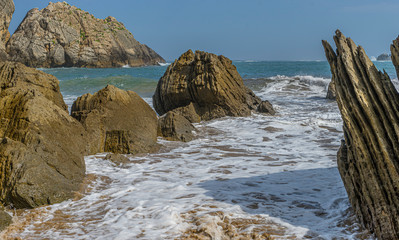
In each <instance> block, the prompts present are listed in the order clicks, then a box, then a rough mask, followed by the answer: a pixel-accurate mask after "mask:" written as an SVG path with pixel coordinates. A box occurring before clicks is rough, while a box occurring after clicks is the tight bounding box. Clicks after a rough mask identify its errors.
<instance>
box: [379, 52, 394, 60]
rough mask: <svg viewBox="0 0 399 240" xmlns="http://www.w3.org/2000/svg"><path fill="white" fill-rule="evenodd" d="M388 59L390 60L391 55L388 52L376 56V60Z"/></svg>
mask: <svg viewBox="0 0 399 240" xmlns="http://www.w3.org/2000/svg"><path fill="white" fill-rule="evenodd" d="M389 60H391V56H390V55H389V54H388V53H383V54H380V55H379V56H378V57H377V61H389Z"/></svg>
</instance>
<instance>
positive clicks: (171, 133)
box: [158, 111, 196, 142]
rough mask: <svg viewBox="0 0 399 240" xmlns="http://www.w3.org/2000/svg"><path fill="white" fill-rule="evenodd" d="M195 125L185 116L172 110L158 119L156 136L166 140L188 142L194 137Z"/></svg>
mask: <svg viewBox="0 0 399 240" xmlns="http://www.w3.org/2000/svg"><path fill="white" fill-rule="evenodd" d="M195 130H196V129H195V127H194V126H193V125H192V124H191V123H190V121H189V120H187V118H185V117H183V116H182V115H180V114H176V113H175V112H173V111H170V112H168V113H166V114H165V115H163V116H161V117H160V118H159V120H158V136H161V137H164V138H166V139H167V140H172V141H182V142H189V141H191V140H193V139H194V134H193V132H194V131H195Z"/></svg>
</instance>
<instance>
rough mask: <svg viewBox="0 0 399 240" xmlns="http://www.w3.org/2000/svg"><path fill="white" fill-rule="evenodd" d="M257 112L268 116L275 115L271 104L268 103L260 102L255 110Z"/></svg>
mask: <svg viewBox="0 0 399 240" xmlns="http://www.w3.org/2000/svg"><path fill="white" fill-rule="evenodd" d="M257 111H258V112H260V113H266V114H270V115H275V114H276V111H275V110H274V108H273V106H272V104H271V103H270V102H269V101H267V100H266V101H262V102H261V103H260V104H259V106H258V109H257Z"/></svg>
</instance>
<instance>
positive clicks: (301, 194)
mask: <svg viewBox="0 0 399 240" xmlns="http://www.w3.org/2000/svg"><path fill="white" fill-rule="evenodd" d="M328 82H329V79H326V78H318V77H312V76H296V77H286V76H276V77H273V78H267V79H252V80H247V81H246V84H248V85H249V86H255V87H254V89H255V91H256V94H257V95H259V96H260V97H261V98H262V99H267V100H269V101H270V102H272V103H273V105H274V106H275V108H276V109H277V111H278V114H277V115H276V116H266V115H262V114H253V115H252V116H250V117H240V118H230V117H226V118H222V119H217V120H213V121H209V122H202V123H199V124H197V125H196V127H197V128H198V129H199V132H198V136H197V139H196V140H194V141H192V142H189V143H180V142H168V141H164V140H161V139H160V143H161V144H163V148H162V150H161V151H160V152H159V153H155V154H143V155H138V156H132V157H129V158H130V160H131V163H129V164H124V165H117V164H115V163H112V162H109V161H108V160H105V159H104V156H105V155H104V154H98V155H95V156H88V157H86V158H85V160H86V166H87V178H86V181H85V186H84V188H83V189H82V191H81V192H80V194H77V195H78V196H77V198H76V199H75V200H70V201H65V202H63V203H60V204H56V205H52V206H47V207H42V208H39V209H36V210H25V211H17V212H15V213H13V214H14V219H15V221H16V222H15V223H14V225H13V226H12V227H11V228H9V229H8V231H6V232H5V233H3V234H5V235H3V237H4V236H8V237H16V236H18V237H21V238H28V239H42V238H50V239H174V238H176V237H179V236H180V235H181V234H183V232H184V231H186V230H187V229H190V228H196V227H197V226H195V224H193V222H191V221H190V219H191V218H192V217H204V218H203V219H208V220H209V219H210V220H212V219H213V218H212V216H213V215H210V214H212V213H214V212H222V213H223V214H224V215H225V216H228V217H229V218H231V219H244V220H246V221H247V222H249V223H248V224H247V225H248V228H247V229H246V230H247V231H251V229H252V230H253V229H261V230H262V229H263V230H264V231H267V232H269V233H271V234H272V235H273V236H275V237H276V238H277V239H287V238H289V237H292V238H299V239H302V238H308V239H333V238H335V239H341V238H342V239H371V236H370V235H368V234H367V232H363V231H362V230H360V227H359V225H358V224H357V223H356V221H355V217H354V216H353V214H352V212H351V211H350V206H349V202H348V199H347V195H346V192H345V189H344V186H343V184H342V181H341V179H340V176H339V172H338V170H337V168H336V152H337V150H338V148H339V145H340V141H341V139H342V137H343V136H342V135H343V133H342V130H341V128H342V127H341V125H342V121H341V118H340V114H339V111H338V109H337V106H336V103H335V102H334V101H330V100H326V99H325V95H326V86H327V84H328ZM70 98H73V96H70ZM146 100H147V101H151V100H150V98H146ZM66 101H67V103H69V104H70V103H71V100H70V99H69V97H67V98H66ZM10 212H11V211H10ZM248 220H252V221H248ZM212 221H213V220H212ZM21 226H22V227H21ZM263 230H262V231H263ZM213 231H214V233H215V236H218V235H217V232H218V231H220V229H218V228H216V227H215V228H214V229H213Z"/></svg>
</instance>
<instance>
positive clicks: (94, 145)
mask: <svg viewBox="0 0 399 240" xmlns="http://www.w3.org/2000/svg"><path fill="white" fill-rule="evenodd" d="M71 114H72V116H73V117H74V118H76V119H77V120H78V121H80V122H81V123H82V124H83V126H84V127H85V129H86V130H87V135H88V138H89V139H90V142H88V143H87V144H88V145H89V153H90V154H95V153H99V152H112V153H122V154H128V153H132V154H135V153H142V152H152V151H155V150H157V149H158V144H157V143H156V141H157V126H158V119H157V115H156V113H155V112H154V110H152V108H151V107H150V106H149V105H148V104H147V103H146V102H145V101H144V100H143V99H142V98H141V97H140V96H139V95H137V94H136V93H135V92H132V91H124V90H121V89H118V88H116V87H114V86H112V85H108V86H107V87H105V88H103V89H102V90H100V91H98V92H97V93H95V94H93V95H92V94H90V93H88V94H85V95H83V96H81V97H79V98H78V99H76V101H75V102H74V103H73V105H72V111H71Z"/></svg>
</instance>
